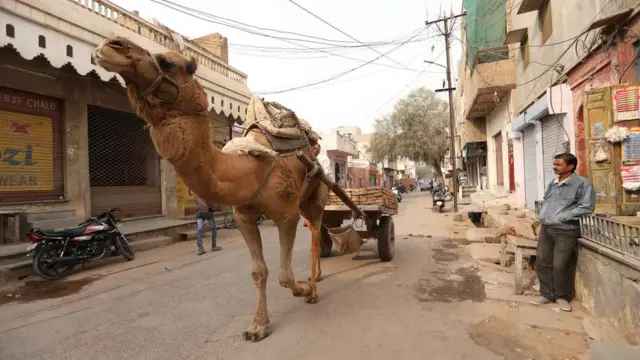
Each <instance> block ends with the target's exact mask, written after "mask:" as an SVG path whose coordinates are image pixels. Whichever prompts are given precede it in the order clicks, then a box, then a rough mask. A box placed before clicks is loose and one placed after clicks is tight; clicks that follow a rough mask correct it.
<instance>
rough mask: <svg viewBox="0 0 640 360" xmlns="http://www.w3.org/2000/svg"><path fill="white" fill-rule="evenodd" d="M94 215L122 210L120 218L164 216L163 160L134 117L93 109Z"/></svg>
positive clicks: (90, 125) (91, 166) (90, 123)
mask: <svg viewBox="0 0 640 360" xmlns="http://www.w3.org/2000/svg"><path fill="white" fill-rule="evenodd" d="M88 115H89V116H88V117H89V119H88V133H89V179H90V187H91V214H92V215H97V214H100V213H102V212H104V211H106V210H108V209H109V208H114V207H119V208H120V211H118V212H117V213H116V215H117V216H118V217H119V218H131V217H141V216H149V215H158V214H162V187H161V181H160V156H159V155H158V153H157V151H156V149H155V147H154V145H153V142H152V141H151V137H150V136H149V132H148V131H147V130H146V129H145V123H144V122H143V121H142V120H141V119H139V118H138V117H137V116H135V115H134V114H132V113H126V112H121V111H115V110H110V109H105V108H101V107H97V106H89V109H88Z"/></svg>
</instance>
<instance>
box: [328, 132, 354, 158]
mask: <svg viewBox="0 0 640 360" xmlns="http://www.w3.org/2000/svg"><path fill="white" fill-rule="evenodd" d="M320 146H321V147H322V150H323V151H327V152H338V153H340V155H343V156H357V155H358V143H357V141H355V140H354V139H353V138H352V137H351V136H349V135H342V134H340V133H338V132H337V131H336V132H331V133H324V134H322V140H320Z"/></svg>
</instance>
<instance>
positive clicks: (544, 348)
mask: <svg viewBox="0 0 640 360" xmlns="http://www.w3.org/2000/svg"><path fill="white" fill-rule="evenodd" d="M469 336H470V337H471V339H472V340H473V341H474V342H475V343H476V344H478V345H480V346H482V347H484V348H486V349H488V350H490V351H491V352H493V353H495V354H497V355H500V356H503V357H504V359H505V360H533V359H535V360H574V359H577V356H579V355H580V354H582V353H584V352H585V351H586V348H587V341H586V338H585V336H584V334H581V333H577V332H573V331H563V330H558V329H553V328H546V327H541V326H532V325H527V324H523V323H522V322H518V321H514V320H513V319H510V320H507V319H502V318H498V317H495V316H492V317H490V318H488V319H486V320H483V321H481V322H479V323H477V324H473V325H471V327H470V328H469Z"/></svg>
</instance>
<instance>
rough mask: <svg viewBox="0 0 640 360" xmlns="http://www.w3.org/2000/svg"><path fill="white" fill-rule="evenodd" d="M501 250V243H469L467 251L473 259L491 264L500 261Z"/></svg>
mask: <svg viewBox="0 0 640 360" xmlns="http://www.w3.org/2000/svg"><path fill="white" fill-rule="evenodd" d="M501 250H502V245H500V244H487V243H475V244H471V245H469V253H470V254H471V257H472V258H473V259H474V260H476V261H485V262H489V263H493V264H499V263H500V252H501Z"/></svg>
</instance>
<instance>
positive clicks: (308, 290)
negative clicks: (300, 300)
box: [294, 281, 311, 297]
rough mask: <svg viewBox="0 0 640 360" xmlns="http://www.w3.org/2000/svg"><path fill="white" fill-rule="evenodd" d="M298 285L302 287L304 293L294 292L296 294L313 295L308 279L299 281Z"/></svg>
mask: <svg viewBox="0 0 640 360" xmlns="http://www.w3.org/2000/svg"><path fill="white" fill-rule="evenodd" d="M298 286H299V287H300V288H302V293H299V294H294V296H298V297H299V296H309V295H311V284H309V283H308V282H306V281H298Z"/></svg>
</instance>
